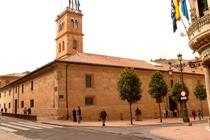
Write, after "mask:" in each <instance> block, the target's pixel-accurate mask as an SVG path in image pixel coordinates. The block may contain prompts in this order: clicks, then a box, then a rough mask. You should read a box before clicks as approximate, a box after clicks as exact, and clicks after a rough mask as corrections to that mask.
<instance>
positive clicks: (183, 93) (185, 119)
mask: <svg viewBox="0 0 210 140" xmlns="http://www.w3.org/2000/svg"><path fill="white" fill-rule="evenodd" d="M177 57H178V61H179V64H177V65H174V66H173V65H172V64H171V63H170V62H169V65H170V67H169V75H170V76H171V75H172V72H173V71H172V66H173V67H175V68H178V69H179V71H180V82H181V85H182V91H181V93H180V100H181V101H180V104H181V109H182V117H183V122H190V119H189V117H188V113H187V105H186V100H187V95H186V91H185V89H184V80H183V68H184V67H185V66H186V65H185V64H183V63H182V55H181V54H180V53H179V54H178V55H177Z"/></svg>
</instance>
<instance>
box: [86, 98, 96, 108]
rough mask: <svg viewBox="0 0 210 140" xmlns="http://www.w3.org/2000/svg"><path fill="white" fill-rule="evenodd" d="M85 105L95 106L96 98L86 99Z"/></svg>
mask: <svg viewBox="0 0 210 140" xmlns="http://www.w3.org/2000/svg"><path fill="white" fill-rule="evenodd" d="M85 105H86V106H89V105H94V97H85Z"/></svg>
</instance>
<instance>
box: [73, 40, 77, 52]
mask: <svg viewBox="0 0 210 140" xmlns="http://www.w3.org/2000/svg"><path fill="white" fill-rule="evenodd" d="M77 45H78V42H77V40H75V39H74V40H73V46H72V48H73V49H75V50H76V49H77Z"/></svg>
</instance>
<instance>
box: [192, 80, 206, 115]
mask: <svg viewBox="0 0 210 140" xmlns="http://www.w3.org/2000/svg"><path fill="white" fill-rule="evenodd" d="M194 94H195V96H196V98H197V99H199V100H200V103H201V111H202V112H203V104H202V101H203V100H205V99H206V89H205V88H204V86H203V85H201V84H200V83H197V84H196V86H195V89H194Z"/></svg>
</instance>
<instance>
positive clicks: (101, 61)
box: [59, 52, 203, 74]
mask: <svg viewBox="0 0 210 140" xmlns="http://www.w3.org/2000/svg"><path fill="white" fill-rule="evenodd" d="M59 60H60V61H63V62H74V63H83V64H94V65H105V66H118V67H132V68H139V69H147V70H160V71H168V70H169V65H168V64H164V63H156V62H146V61H143V60H135V59H128V58H120V57H113V56H105V55H98V54H90V53H79V52H77V53H76V54H74V55H69V56H64V57H62V58H60V59H59ZM173 71H174V72H179V70H178V69H176V68H173ZM183 72H184V73H192V70H191V68H190V67H189V66H187V67H185V68H184V71H183ZM193 73H195V74H203V70H202V69H201V68H197V69H195V72H193Z"/></svg>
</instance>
